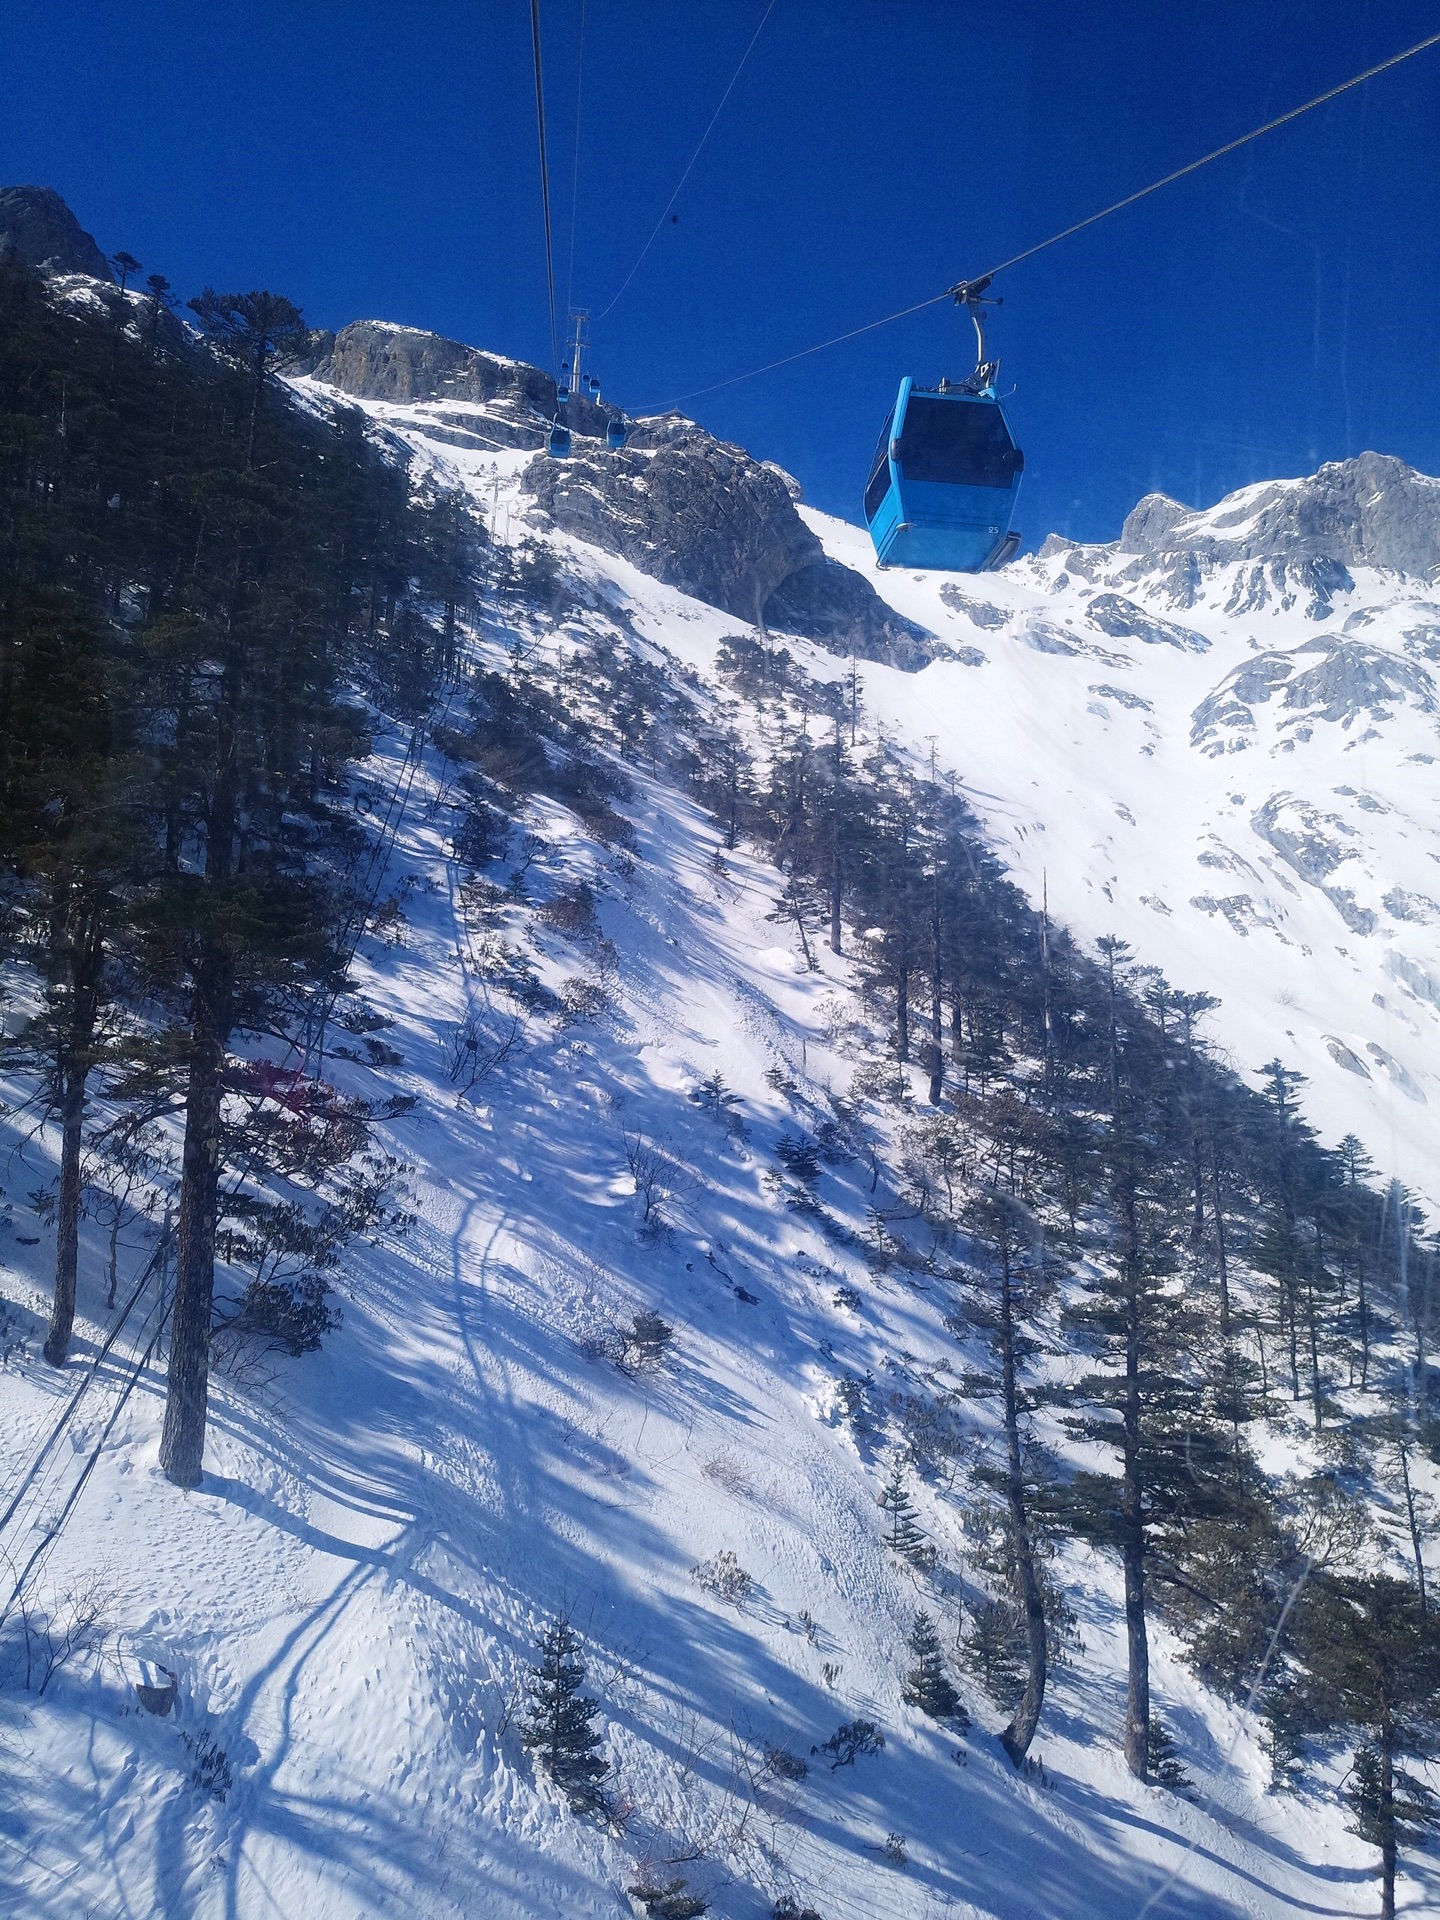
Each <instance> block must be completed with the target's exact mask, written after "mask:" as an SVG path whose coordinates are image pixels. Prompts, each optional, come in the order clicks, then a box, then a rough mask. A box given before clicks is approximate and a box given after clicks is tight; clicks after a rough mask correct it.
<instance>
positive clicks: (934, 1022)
mask: <svg viewBox="0 0 1440 1920" xmlns="http://www.w3.org/2000/svg"><path fill="white" fill-rule="evenodd" d="M944 1091H945V1007H944V1001H943V997H942V988H941V972H940V866H939V861H938V859H937V861H936V866H935V891H934V896H933V898H932V900H931V903H930V1104H931V1106H932V1107H938V1106H939V1104H940V1096H941V1094H942V1093H943V1092H944Z"/></svg>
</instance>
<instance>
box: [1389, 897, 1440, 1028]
mask: <svg viewBox="0 0 1440 1920" xmlns="http://www.w3.org/2000/svg"><path fill="white" fill-rule="evenodd" d="M1387 904H1388V903H1387ZM1385 971H1386V972H1387V973H1388V974H1389V976H1390V978H1391V979H1392V980H1398V981H1399V982H1400V983H1401V985H1402V986H1405V987H1408V988H1409V990H1410V991H1411V993H1413V994H1414V995H1415V998H1416V999H1417V1000H1424V1001H1425V1002H1426V1003H1427V1005H1429V1006H1432V1007H1434V1008H1435V1010H1436V1011H1437V1012H1440V980H1437V979H1436V977H1435V975H1434V974H1433V973H1432V972H1431V971H1430V969H1429V968H1428V967H1422V966H1421V965H1420V963H1419V961H1418V960H1411V959H1410V958H1408V956H1407V955H1405V954H1403V953H1395V952H1393V951H1392V952H1390V953H1387V954H1386V956H1385Z"/></svg>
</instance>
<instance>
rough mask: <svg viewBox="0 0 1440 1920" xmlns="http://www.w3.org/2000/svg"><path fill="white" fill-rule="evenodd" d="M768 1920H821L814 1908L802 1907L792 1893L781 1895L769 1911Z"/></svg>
mask: <svg viewBox="0 0 1440 1920" xmlns="http://www.w3.org/2000/svg"><path fill="white" fill-rule="evenodd" d="M770 1920H821V1915H820V1913H819V1912H818V1910H817V1909H816V1908H814V1907H802V1906H801V1905H800V1902H799V1901H798V1900H797V1899H796V1898H795V1896H794V1894H793V1893H782V1894H781V1896H780V1898H779V1899H778V1900H777V1901H776V1902H775V1904H774V1906H773V1907H771V1909H770Z"/></svg>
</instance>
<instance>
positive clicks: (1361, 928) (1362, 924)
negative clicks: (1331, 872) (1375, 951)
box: [1320, 887, 1376, 933]
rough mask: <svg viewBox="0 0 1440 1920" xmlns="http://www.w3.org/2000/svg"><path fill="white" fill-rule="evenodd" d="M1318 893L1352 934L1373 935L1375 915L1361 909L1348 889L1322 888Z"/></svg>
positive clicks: (1366, 909) (1368, 910)
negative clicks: (1321, 894)
mask: <svg viewBox="0 0 1440 1920" xmlns="http://www.w3.org/2000/svg"><path fill="white" fill-rule="evenodd" d="M1320 891H1321V892H1322V893H1323V894H1324V895H1325V898H1326V899H1327V900H1328V901H1329V902H1330V904H1331V906H1332V907H1334V909H1335V911H1336V912H1337V913H1338V914H1339V916H1340V918H1341V919H1342V920H1343V921H1344V922H1345V924H1346V926H1347V927H1349V929H1350V931H1351V932H1352V933H1373V932H1374V931H1375V924H1376V923H1375V915H1374V914H1373V913H1372V912H1371V911H1370V909H1369V907H1362V906H1361V905H1360V903H1359V902H1358V901H1357V900H1356V898H1355V895H1354V894H1353V893H1352V892H1351V890H1350V888H1349V887H1322V888H1321V889H1320Z"/></svg>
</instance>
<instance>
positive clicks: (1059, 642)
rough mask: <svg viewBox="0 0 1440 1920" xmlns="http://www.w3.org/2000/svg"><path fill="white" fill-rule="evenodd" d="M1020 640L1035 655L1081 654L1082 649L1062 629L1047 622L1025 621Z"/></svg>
mask: <svg viewBox="0 0 1440 1920" xmlns="http://www.w3.org/2000/svg"><path fill="white" fill-rule="evenodd" d="M1020 638H1021V639H1022V640H1023V641H1024V642H1025V644H1026V646H1027V647H1033V648H1034V649H1035V651H1036V653H1081V652H1083V651H1084V649H1083V648H1082V647H1081V646H1080V645H1079V644H1078V643H1077V642H1076V641H1075V640H1074V639H1073V638H1072V637H1071V635H1070V634H1068V633H1066V632H1065V630H1064V629H1063V628H1062V627H1057V626H1054V625H1052V623H1051V622H1050V621H1049V620H1034V619H1031V620H1027V621H1026V622H1025V625H1024V627H1023V628H1022V629H1021V633H1020Z"/></svg>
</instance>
